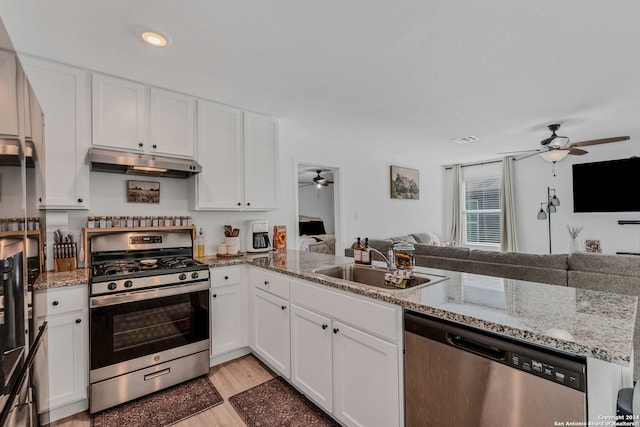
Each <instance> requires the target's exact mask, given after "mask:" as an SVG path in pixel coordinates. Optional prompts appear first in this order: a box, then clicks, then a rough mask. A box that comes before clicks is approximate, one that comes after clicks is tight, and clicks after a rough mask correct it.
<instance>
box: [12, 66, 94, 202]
mask: <svg viewBox="0 0 640 427" xmlns="http://www.w3.org/2000/svg"><path fill="white" fill-rule="evenodd" d="M20 60H21V62H22V65H23V67H24V71H25V74H26V76H27V78H28V79H29V83H30V84H31V87H32V89H33V92H34V94H35V98H37V101H39V103H40V107H41V108H42V112H43V114H44V119H45V123H44V136H43V137H42V138H34V145H35V149H36V158H37V165H36V173H37V178H36V192H37V196H38V208H40V209H88V208H89V166H88V165H87V163H86V161H85V156H86V154H87V150H88V148H89V115H88V111H89V110H88V98H89V92H88V83H87V74H86V72H85V71H84V70H81V69H78V68H75V67H70V66H67V65H62V64H59V63H56V62H52V61H47V60H43V59H39V58H33V57H29V56H21V57H20ZM32 103H34V104H35V100H33V101H32ZM32 121H33V116H32ZM34 127H36V128H37V129H36V130H35V133H36V134H40V133H41V132H42V124H41V123H38V121H36V122H35V123H32V128H34ZM37 139H40V140H37Z"/></svg>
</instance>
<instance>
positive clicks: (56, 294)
mask: <svg viewBox="0 0 640 427" xmlns="http://www.w3.org/2000/svg"><path fill="white" fill-rule="evenodd" d="M87 305H88V301H87V287H86V286H74V287H64V288H52V289H47V290H46V291H39V292H34V296H33V309H34V311H35V317H41V316H51V315H53V314H61V313H67V312H70V311H76V310H84V309H85V308H86V307H87Z"/></svg>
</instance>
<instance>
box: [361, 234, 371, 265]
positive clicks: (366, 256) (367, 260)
mask: <svg viewBox="0 0 640 427" xmlns="http://www.w3.org/2000/svg"><path fill="white" fill-rule="evenodd" d="M362 263H363V264H366V265H371V249H369V238H368V237H365V238H364V247H363V248H362Z"/></svg>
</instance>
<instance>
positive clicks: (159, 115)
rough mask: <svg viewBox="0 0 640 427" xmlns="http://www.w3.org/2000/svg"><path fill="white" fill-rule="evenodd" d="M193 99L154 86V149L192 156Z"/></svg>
mask: <svg viewBox="0 0 640 427" xmlns="http://www.w3.org/2000/svg"><path fill="white" fill-rule="evenodd" d="M194 109H195V100H194V98H192V97H190V96H187V95H183V94H181V93H176V92H170V91H168V90H163V89H156V88H151V151H152V152H154V153H158V154H171V155H179V156H184V157H193V128H194V126H195V122H194Z"/></svg>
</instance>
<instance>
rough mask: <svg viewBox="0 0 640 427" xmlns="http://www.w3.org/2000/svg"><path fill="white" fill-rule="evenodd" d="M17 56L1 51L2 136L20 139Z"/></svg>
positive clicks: (0, 102) (0, 120) (0, 101)
mask: <svg viewBox="0 0 640 427" xmlns="http://www.w3.org/2000/svg"><path fill="white" fill-rule="evenodd" d="M16 64H17V63H16V56H15V55H14V54H13V53H11V52H3V51H0V135H5V136H11V137H16V138H17V137H18V87H17V84H18V81H17V74H16V73H17V65H16Z"/></svg>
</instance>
